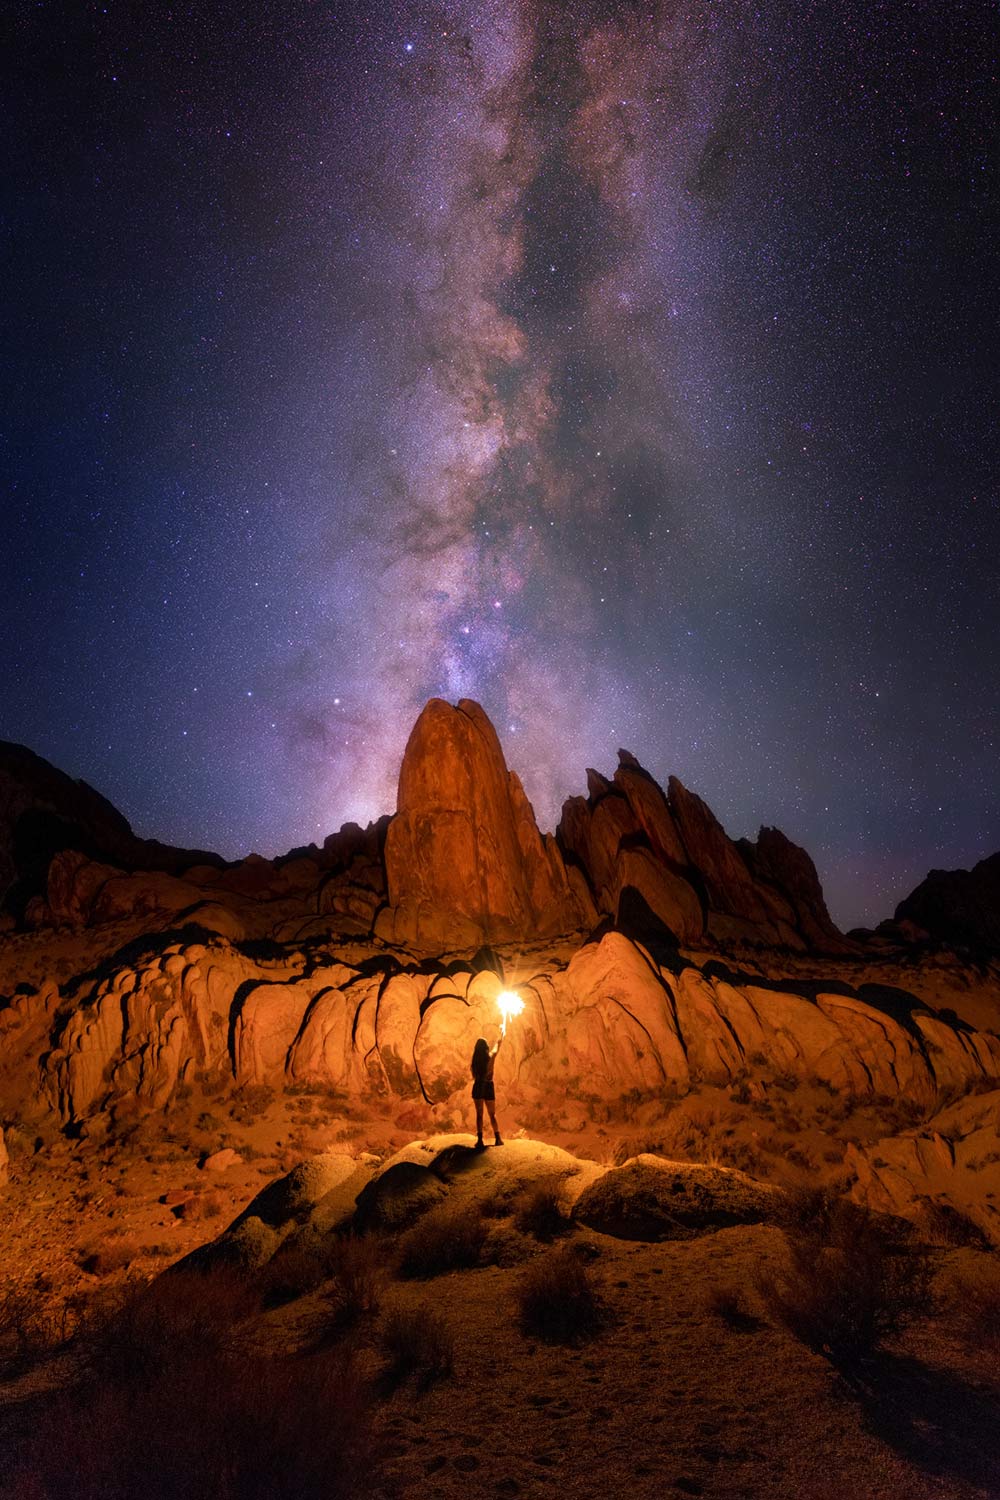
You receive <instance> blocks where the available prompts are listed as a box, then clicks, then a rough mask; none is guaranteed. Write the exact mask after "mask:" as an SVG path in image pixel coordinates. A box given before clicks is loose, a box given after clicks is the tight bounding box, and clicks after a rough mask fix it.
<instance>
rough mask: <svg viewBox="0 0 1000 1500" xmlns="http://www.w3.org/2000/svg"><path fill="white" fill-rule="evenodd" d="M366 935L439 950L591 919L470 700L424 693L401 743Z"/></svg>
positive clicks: (567, 927) (562, 928) (526, 937)
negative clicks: (394, 799)
mask: <svg viewBox="0 0 1000 1500" xmlns="http://www.w3.org/2000/svg"><path fill="white" fill-rule="evenodd" d="M385 870H386V879H387V883H388V892H389V899H388V905H387V907H386V908H385V909H384V910H383V911H382V912H380V913H379V916H378V920H377V922H376V926H375V931H376V934H377V935H378V936H379V937H381V938H384V939H385V940H386V941H388V942H392V943H397V944H402V945H405V946H409V947H414V948H417V949H420V950H422V951H424V952H442V951H447V950H449V949H456V948H471V947H476V946H478V945H479V944H480V943H484V942H486V943H499V942H511V941H530V940H533V939H538V938H546V937H552V936H554V935H556V934H557V933H566V932H573V931H580V930H581V928H583V927H584V926H585V925H587V924H589V923H590V922H592V921H593V920H594V917H595V913H594V912H593V909H592V908H590V906H589V903H588V902H587V900H586V898H585V896H584V895H583V894H582V893H581V892H580V891H579V890H575V889H574V888H573V887H572V886H571V884H570V880H569V878H568V877H567V874H566V869H565V866H564V864H563V861H562V859H561V858H560V855H559V851H558V849H557V848H556V845H555V842H554V840H553V839H552V838H550V837H546V838H543V837H542V835H541V834H540V833H539V831H538V827H537V824H536V823H535V816H534V813H533V812H532V810H531V804H530V803H529V802H528V799H527V798H526V797H525V795H524V790H523V788H522V786H521V783H520V781H519V780H518V778H517V776H515V775H514V773H513V772H512V771H508V769H507V766H506V763H505V761H504V757H503V751H502V750H501V748H500V741H499V740H498V739H497V735H496V730H495V729H494V728H493V725H492V724H491V723H490V721H489V719H488V718H487V717H486V715H485V713H484V712H483V710H482V709H481V708H480V706H479V704H478V703H472V702H470V701H469V700H468V699H463V700H462V702H461V703H459V705H458V707H457V708H453V707H452V706H451V705H450V704H448V703H444V702H442V700H441V699H440V698H432V699H431V701H430V702H429V703H428V704H427V706H426V707H425V708H424V710H423V712H422V713H421V715H420V717H419V719H418V720H417V722H416V724H415V726H414V728H413V732H412V733H411V735H410V738H409V740H408V742H407V745H406V751H405V753H404V755H403V764H402V767H401V769H400V773H399V799H398V803H397V808H396V816H395V817H394V818H393V819H392V821H391V823H390V824H389V830H388V833H387V835H386V843H385Z"/></svg>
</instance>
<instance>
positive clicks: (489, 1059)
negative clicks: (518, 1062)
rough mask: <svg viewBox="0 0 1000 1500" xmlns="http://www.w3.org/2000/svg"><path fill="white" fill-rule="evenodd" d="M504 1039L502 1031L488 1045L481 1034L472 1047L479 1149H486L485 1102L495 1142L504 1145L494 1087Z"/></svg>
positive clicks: (477, 1146)
mask: <svg viewBox="0 0 1000 1500" xmlns="http://www.w3.org/2000/svg"><path fill="white" fill-rule="evenodd" d="M502 1041H503V1032H502V1031H501V1033H500V1035H499V1036H498V1037H497V1039H496V1042H495V1043H494V1045H493V1046H492V1047H490V1046H489V1045H488V1043H487V1041H486V1038H485V1037H482V1036H481V1037H480V1038H479V1040H478V1042H477V1043H476V1045H475V1047H473V1049H472V1097H473V1099H474V1100H475V1101H476V1135H477V1136H478V1140H477V1141H476V1150H477V1151H483V1150H485V1142H484V1141H483V1105H484V1104H485V1105H486V1108H487V1109H488V1110H489V1112H490V1124H491V1125H492V1126H493V1134H494V1135H495V1136H496V1140H495V1142H494V1144H495V1145H497V1146H502V1145H503V1141H502V1140H501V1139H500V1130H499V1127H498V1125H497V1112H496V1105H495V1103H494V1101H495V1099H496V1089H495V1088H494V1087H493V1064H494V1063H495V1062H496V1060H497V1053H498V1052H499V1051H500V1044H501V1042H502Z"/></svg>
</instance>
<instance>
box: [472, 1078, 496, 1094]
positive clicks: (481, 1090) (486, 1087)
mask: <svg viewBox="0 0 1000 1500" xmlns="http://www.w3.org/2000/svg"><path fill="white" fill-rule="evenodd" d="M496 1096H497V1091H496V1089H495V1088H494V1086H493V1080H492V1079H490V1078H487V1079H486V1081H485V1083H474V1084H473V1085H472V1097H473V1099H495V1098H496Z"/></svg>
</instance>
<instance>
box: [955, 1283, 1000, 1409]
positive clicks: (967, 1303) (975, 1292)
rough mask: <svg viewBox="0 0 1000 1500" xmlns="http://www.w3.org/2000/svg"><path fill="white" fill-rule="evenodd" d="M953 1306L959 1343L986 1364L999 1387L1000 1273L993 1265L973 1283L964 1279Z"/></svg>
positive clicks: (956, 1293)
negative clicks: (960, 1341)
mask: <svg viewBox="0 0 1000 1500" xmlns="http://www.w3.org/2000/svg"><path fill="white" fill-rule="evenodd" d="M952 1307H953V1317H954V1319H955V1322H956V1323H957V1325H958V1332H959V1335H960V1337H961V1339H962V1342H963V1343H964V1344H966V1346H967V1347H968V1348H969V1350H970V1351H972V1352H974V1353H975V1354H977V1355H979V1356H980V1357H981V1358H982V1359H983V1360H984V1361H985V1363H986V1365H987V1367H988V1368H989V1369H990V1371H991V1373H992V1376H993V1379H994V1381H996V1382H997V1383H998V1384H1000V1272H998V1268H997V1267H996V1264H995V1263H993V1265H992V1266H991V1268H990V1270H989V1271H987V1272H986V1273H985V1274H984V1275H981V1276H979V1277H977V1278H976V1279H975V1280H973V1279H972V1277H971V1276H963V1277H962V1278H961V1280H960V1281H959V1283H958V1285H957V1287H956V1289H955V1295H954V1299H953V1304H952Z"/></svg>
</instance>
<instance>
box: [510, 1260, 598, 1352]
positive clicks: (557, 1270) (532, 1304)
mask: <svg viewBox="0 0 1000 1500" xmlns="http://www.w3.org/2000/svg"><path fill="white" fill-rule="evenodd" d="M518 1307H519V1311H520V1318H521V1328H522V1330H523V1332H524V1333H526V1334H530V1335H533V1336H534V1337H535V1338H540V1339H544V1340H545V1341H546V1343H553V1344H574V1343H578V1342H580V1341H581V1340H583V1339H587V1338H592V1337H593V1336H594V1334H595V1333H597V1331H598V1329H599V1328H600V1326H601V1321H602V1319H601V1306H600V1303H599V1301H598V1298H597V1294H596V1292H595V1291H594V1285H593V1281H592V1280H591V1277H590V1274H589V1272H588V1271H587V1268H586V1266H585V1265H584V1264H583V1261H582V1260H581V1259H580V1257H579V1255H577V1254H576V1252H575V1251H574V1250H573V1249H572V1247H571V1246H569V1245H560V1246H559V1247H558V1248H557V1249H555V1250H550V1251H548V1252H547V1254H545V1255H543V1256H541V1257H540V1258H539V1259H538V1260H535V1261H533V1262H532V1263H531V1265H530V1266H528V1268H527V1270H526V1271H525V1273H524V1275H523V1277H522V1279H521V1284H520V1286H519V1288H518Z"/></svg>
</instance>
